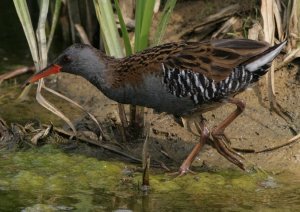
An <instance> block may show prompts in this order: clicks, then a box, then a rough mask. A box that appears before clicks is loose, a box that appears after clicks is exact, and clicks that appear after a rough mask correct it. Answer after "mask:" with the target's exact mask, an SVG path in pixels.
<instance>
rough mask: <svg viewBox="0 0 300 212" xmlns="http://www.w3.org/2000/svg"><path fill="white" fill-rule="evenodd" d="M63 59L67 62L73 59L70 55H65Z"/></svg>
mask: <svg viewBox="0 0 300 212" xmlns="http://www.w3.org/2000/svg"><path fill="white" fill-rule="evenodd" d="M63 60H64V62H65V63H69V62H71V61H72V59H71V57H70V56H68V55H65V56H64V57H63Z"/></svg>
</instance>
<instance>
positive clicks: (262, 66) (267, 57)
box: [244, 40, 287, 76]
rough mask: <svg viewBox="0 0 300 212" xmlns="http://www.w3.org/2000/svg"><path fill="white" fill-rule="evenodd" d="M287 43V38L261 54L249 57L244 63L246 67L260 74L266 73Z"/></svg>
mask: <svg viewBox="0 0 300 212" xmlns="http://www.w3.org/2000/svg"><path fill="white" fill-rule="evenodd" d="M286 43H287V40H285V41H283V42H282V43H280V44H277V45H274V46H272V47H270V48H269V49H267V50H266V51H264V52H262V53H261V54H259V55H256V56H255V57H253V58H251V59H249V60H248V61H246V62H245V63H244V66H245V69H246V70H248V71H250V72H253V73H254V74H257V75H260V76H261V75H264V74H265V73H266V71H267V69H268V68H269V67H270V65H271V62H272V61H273V60H274V58H275V57H276V56H277V55H278V54H279V53H280V52H281V50H282V49H283V47H284V46H285V44H286Z"/></svg>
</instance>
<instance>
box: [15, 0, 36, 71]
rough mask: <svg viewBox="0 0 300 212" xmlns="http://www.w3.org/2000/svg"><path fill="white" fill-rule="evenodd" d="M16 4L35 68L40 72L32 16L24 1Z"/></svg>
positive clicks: (18, 0)
mask: <svg viewBox="0 0 300 212" xmlns="http://www.w3.org/2000/svg"><path fill="white" fill-rule="evenodd" d="M14 4H15V8H16V11H17V14H18V16H19V19H20V21H21V24H22V27H23V30H24V33H25V36H26V39H27V42H28V45H29V49H30V52H31V55H32V58H33V62H34V65H35V68H36V70H39V69H38V67H39V66H38V60H39V55H38V48H37V42H36V38H35V34H34V30H33V26H32V22H31V18H30V14H29V11H28V6H27V3H26V1H24V0H14Z"/></svg>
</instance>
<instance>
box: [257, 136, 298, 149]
mask: <svg viewBox="0 0 300 212" xmlns="http://www.w3.org/2000/svg"><path fill="white" fill-rule="evenodd" d="M299 138H300V133H299V134H298V135H296V136H294V137H293V138H291V139H290V140H289V141H288V142H286V143H284V144H281V145H279V146H274V147H270V148H267V149H263V150H260V151H256V152H255V153H264V152H270V151H274V150H277V149H280V148H282V147H285V146H288V145H291V144H293V143H295V141H296V140H298V139H299Z"/></svg>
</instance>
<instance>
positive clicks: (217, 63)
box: [109, 39, 269, 87]
mask: <svg viewBox="0 0 300 212" xmlns="http://www.w3.org/2000/svg"><path fill="white" fill-rule="evenodd" d="M268 48H269V44H268V43H265V42H259V41H253V40H246V39H224V40H212V41H205V42H180V43H167V44H164V45H161V46H156V47H153V48H149V49H146V50H144V51H142V52H140V53H137V54H134V55H132V56H129V57H125V58H123V59H120V60H118V61H117V62H116V63H115V64H114V65H113V69H114V70H115V71H114V73H112V76H110V77H109V78H111V83H112V86H113V87H119V86H120V85H121V84H122V83H125V82H126V83H130V84H133V85H134V84H137V83H139V82H140V80H141V79H142V78H143V75H145V74H150V73H151V74H161V73H162V63H163V64H164V65H165V67H167V68H178V69H181V70H190V71H194V72H198V73H201V74H203V75H205V76H206V77H208V78H210V79H213V80H215V81H221V80H223V79H225V78H226V77H227V76H229V75H230V73H231V72H232V71H233V69H234V68H235V67H237V66H239V65H240V64H242V63H243V62H245V61H247V60H249V59H250V58H252V57H254V56H256V55H258V54H260V53H262V52H264V51H265V50H267V49H268Z"/></svg>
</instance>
